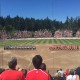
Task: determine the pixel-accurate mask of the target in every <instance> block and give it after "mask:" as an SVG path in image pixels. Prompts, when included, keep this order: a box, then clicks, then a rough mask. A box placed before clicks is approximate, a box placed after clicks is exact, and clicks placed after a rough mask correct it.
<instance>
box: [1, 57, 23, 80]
mask: <svg viewBox="0 0 80 80" xmlns="http://www.w3.org/2000/svg"><path fill="white" fill-rule="evenodd" d="M16 65H17V58H16V57H12V58H11V59H10V60H9V61H8V66H9V70H5V71H4V72H3V73H2V74H1V80H25V77H24V74H23V72H21V71H18V70H16Z"/></svg>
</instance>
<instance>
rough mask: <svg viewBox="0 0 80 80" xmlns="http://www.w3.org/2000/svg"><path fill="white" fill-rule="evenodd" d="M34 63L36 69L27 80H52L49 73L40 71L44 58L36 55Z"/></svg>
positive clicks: (28, 75)
mask: <svg viewBox="0 0 80 80" xmlns="http://www.w3.org/2000/svg"><path fill="white" fill-rule="evenodd" d="M32 63H33V65H34V67H35V69H33V70H30V71H29V72H28V73H27V75H26V80H50V76H49V74H48V73H47V72H45V71H43V70H42V69H40V66H41V64H42V57H41V56H40V55H36V56H34V57H33V59H32Z"/></svg>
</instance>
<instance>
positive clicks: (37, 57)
mask: <svg viewBox="0 0 80 80" xmlns="http://www.w3.org/2000/svg"><path fill="white" fill-rule="evenodd" d="M32 63H33V65H34V67H35V68H36V69H40V66H41V64H42V57H41V56H40V55H35V56H34V57H33V59H32Z"/></svg>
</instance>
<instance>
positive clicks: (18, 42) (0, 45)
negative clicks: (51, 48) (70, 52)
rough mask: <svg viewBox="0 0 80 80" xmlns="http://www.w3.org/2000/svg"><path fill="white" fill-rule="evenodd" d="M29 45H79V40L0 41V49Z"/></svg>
mask: <svg viewBox="0 0 80 80" xmlns="http://www.w3.org/2000/svg"><path fill="white" fill-rule="evenodd" d="M31 44H66V45H80V39H33V40H0V47H3V46H6V45H31Z"/></svg>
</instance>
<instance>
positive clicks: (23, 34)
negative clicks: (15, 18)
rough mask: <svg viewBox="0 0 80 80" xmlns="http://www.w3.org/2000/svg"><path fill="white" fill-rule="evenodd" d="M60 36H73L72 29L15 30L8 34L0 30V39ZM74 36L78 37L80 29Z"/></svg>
mask: <svg viewBox="0 0 80 80" xmlns="http://www.w3.org/2000/svg"><path fill="white" fill-rule="evenodd" d="M32 37H33V38H49V37H54V38H62V37H68V38H70V37H73V31H71V30H57V31H55V32H54V34H52V32H51V31H49V30H46V29H45V30H38V31H35V32H31V31H15V32H13V34H9V33H8V32H5V31H3V32H2V31H0V39H11V38H13V39H19V38H32ZM74 37H80V30H78V31H77V32H76V34H75V36H74Z"/></svg>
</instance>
